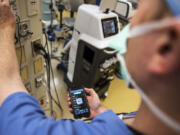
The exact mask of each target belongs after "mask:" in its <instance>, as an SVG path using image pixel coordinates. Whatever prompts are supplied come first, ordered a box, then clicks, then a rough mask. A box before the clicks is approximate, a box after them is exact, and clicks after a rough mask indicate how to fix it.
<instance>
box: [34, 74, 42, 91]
mask: <svg viewBox="0 0 180 135" xmlns="http://www.w3.org/2000/svg"><path fill="white" fill-rule="evenodd" d="M42 81H43V76H42V75H41V76H38V77H36V78H35V86H36V88H39V87H41V86H42V83H43V82H42Z"/></svg>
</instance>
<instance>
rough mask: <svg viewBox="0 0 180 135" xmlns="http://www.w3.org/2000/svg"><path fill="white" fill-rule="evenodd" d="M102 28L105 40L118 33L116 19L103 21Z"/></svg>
mask: <svg viewBox="0 0 180 135" xmlns="http://www.w3.org/2000/svg"><path fill="white" fill-rule="evenodd" d="M102 27H103V33H104V37H105V38H106V37H109V36H112V35H115V34H117V33H118V28H117V19H116V18H110V19H104V20H102Z"/></svg>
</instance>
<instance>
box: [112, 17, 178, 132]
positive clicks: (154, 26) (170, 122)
mask: <svg viewBox="0 0 180 135" xmlns="http://www.w3.org/2000/svg"><path fill="white" fill-rule="evenodd" d="M176 20H177V21H176V22H175V23H180V20H179V19H176ZM173 22H174V21H173ZM170 25H172V19H164V20H162V21H158V22H151V23H147V24H141V25H139V26H135V27H134V28H132V30H130V29H129V28H130V27H129V26H128V27H129V28H126V29H127V30H126V31H122V33H121V34H123V33H124V32H125V33H126V32H128V31H129V34H125V35H124V37H123V43H124V44H113V43H118V42H117V41H112V44H110V47H112V48H114V49H116V50H118V51H119V52H120V53H118V55H117V57H118V58H119V61H120V64H121V71H123V74H124V77H123V78H124V79H125V80H126V83H127V84H129V83H130V84H132V85H133V87H134V88H135V89H136V90H137V91H138V92H139V94H140V95H141V97H142V99H143V100H144V102H145V103H146V104H147V105H148V107H149V108H150V109H151V110H152V112H153V113H154V114H155V115H156V116H157V117H158V118H160V119H161V121H162V122H164V123H165V124H166V125H167V126H168V127H170V128H171V129H173V130H174V131H175V132H177V133H180V123H178V122H177V121H176V120H174V119H172V118H171V117H170V116H168V115H167V114H166V113H164V112H163V111H162V110H161V109H159V107H157V106H156V105H155V104H154V103H153V102H152V101H151V100H150V99H149V97H148V96H147V95H146V94H145V93H144V91H143V90H142V89H141V88H140V87H139V86H138V85H137V83H136V82H135V80H134V79H133V78H132V77H131V75H130V73H129V72H128V70H127V67H126V62H125V58H124V56H125V54H126V52H127V40H128V38H134V37H137V36H142V35H144V34H147V33H149V32H152V31H154V30H158V29H161V28H163V27H167V26H170ZM120 40H121V38H120V39H119V42H121V41H120ZM119 46H121V47H119ZM123 48H124V49H123ZM122 50H123V51H122ZM122 69H123V70H122ZM121 73H122V72H121Z"/></svg>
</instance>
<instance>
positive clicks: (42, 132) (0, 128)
mask: <svg viewBox="0 0 180 135" xmlns="http://www.w3.org/2000/svg"><path fill="white" fill-rule="evenodd" d="M0 135H132V132H131V131H130V130H129V128H128V127H127V126H126V125H125V124H124V123H123V121H122V120H120V119H119V117H118V116H116V114H115V113H113V111H111V110H109V111H107V112H104V113H102V114H100V115H99V116H97V117H96V118H94V119H93V120H92V121H91V123H86V122H84V121H81V120H77V121H73V120H70V119H64V120H59V121H56V120H54V119H53V118H47V117H46V116H45V114H44V112H43V111H42V109H41V108H40V105H39V103H38V102H37V100H36V99H35V98H33V97H32V96H30V95H28V94H26V93H15V94H12V95H11V96H9V97H8V98H7V99H6V100H5V101H4V103H3V104H2V106H1V107H0Z"/></svg>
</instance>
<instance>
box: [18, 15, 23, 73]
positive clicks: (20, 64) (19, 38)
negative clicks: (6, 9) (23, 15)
mask: <svg viewBox="0 0 180 135" xmlns="http://www.w3.org/2000/svg"><path fill="white" fill-rule="evenodd" d="M16 17H17V18H18V22H17V26H18V37H17V39H18V42H19V45H20V49H21V52H20V53H21V54H20V63H19V70H20V75H21V66H22V57H23V56H22V55H23V48H22V44H21V34H20V26H19V24H20V23H21V19H20V17H19V15H18V14H16Z"/></svg>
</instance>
